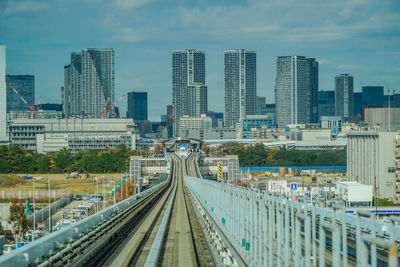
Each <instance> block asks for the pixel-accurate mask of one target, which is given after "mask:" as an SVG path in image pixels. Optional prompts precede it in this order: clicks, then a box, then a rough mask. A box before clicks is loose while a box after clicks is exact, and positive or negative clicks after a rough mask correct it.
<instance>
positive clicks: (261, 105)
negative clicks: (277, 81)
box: [257, 96, 267, 115]
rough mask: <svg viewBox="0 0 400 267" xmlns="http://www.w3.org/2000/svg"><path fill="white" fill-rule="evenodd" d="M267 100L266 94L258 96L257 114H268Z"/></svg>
mask: <svg viewBox="0 0 400 267" xmlns="http://www.w3.org/2000/svg"><path fill="white" fill-rule="evenodd" d="M265 105H266V102H265V97H264V96H257V115H266V114H267V110H266V106H265Z"/></svg>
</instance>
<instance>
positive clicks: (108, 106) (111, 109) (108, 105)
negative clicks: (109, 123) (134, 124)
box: [100, 94, 126, 118]
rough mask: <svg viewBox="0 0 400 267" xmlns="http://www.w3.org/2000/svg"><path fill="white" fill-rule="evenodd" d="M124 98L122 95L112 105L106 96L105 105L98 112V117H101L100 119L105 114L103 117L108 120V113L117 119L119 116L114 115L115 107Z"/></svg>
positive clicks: (124, 95)
mask: <svg viewBox="0 0 400 267" xmlns="http://www.w3.org/2000/svg"><path fill="white" fill-rule="evenodd" d="M124 97H126V94H123V95H122V96H120V97H119V98H118V99H117V101H115V103H112V102H111V99H110V97H109V96H108V97H107V100H106V104H105V105H104V108H103V110H102V111H100V115H101V116H102V117H104V113H105V112H106V116H105V117H106V118H109V117H110V113H111V112H113V113H114V115H115V117H116V118H119V115H117V114H116V113H115V105H117V104H118V102H119V101H121V100H122V99H123V98H124Z"/></svg>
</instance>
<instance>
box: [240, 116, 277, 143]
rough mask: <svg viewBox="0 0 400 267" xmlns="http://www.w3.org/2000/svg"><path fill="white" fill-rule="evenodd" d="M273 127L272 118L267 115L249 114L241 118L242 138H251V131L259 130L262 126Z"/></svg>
mask: <svg viewBox="0 0 400 267" xmlns="http://www.w3.org/2000/svg"><path fill="white" fill-rule="evenodd" d="M263 126H264V127H267V128H273V127H274V124H273V119H272V118H269V117H268V116H267V115H249V116H247V117H246V118H243V119H242V138H243V139H249V138H251V131H252V130H256V131H259V130H260V129H261V128H262V127H263Z"/></svg>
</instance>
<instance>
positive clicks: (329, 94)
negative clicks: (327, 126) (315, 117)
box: [318, 91, 335, 120]
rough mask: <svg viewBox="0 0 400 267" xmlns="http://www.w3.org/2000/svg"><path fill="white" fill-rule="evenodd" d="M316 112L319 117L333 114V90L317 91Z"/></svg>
mask: <svg viewBox="0 0 400 267" xmlns="http://www.w3.org/2000/svg"><path fill="white" fill-rule="evenodd" d="M318 114H319V118H321V117H322V116H335V91H319V92H318ZM320 120H321V119H320Z"/></svg>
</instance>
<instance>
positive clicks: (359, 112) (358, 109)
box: [353, 92, 364, 118]
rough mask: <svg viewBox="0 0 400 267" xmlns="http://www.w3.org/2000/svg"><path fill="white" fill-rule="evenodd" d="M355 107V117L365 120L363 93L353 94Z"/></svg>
mask: <svg viewBox="0 0 400 267" xmlns="http://www.w3.org/2000/svg"><path fill="white" fill-rule="evenodd" d="M353 103H354V104H353V106H354V113H353V114H354V117H357V116H359V118H363V117H364V116H363V102H362V93H361V92H356V93H353Z"/></svg>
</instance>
